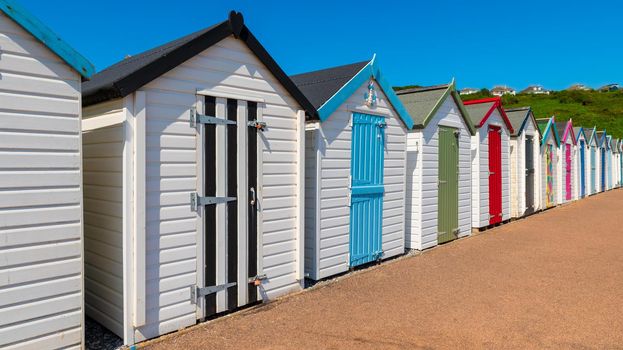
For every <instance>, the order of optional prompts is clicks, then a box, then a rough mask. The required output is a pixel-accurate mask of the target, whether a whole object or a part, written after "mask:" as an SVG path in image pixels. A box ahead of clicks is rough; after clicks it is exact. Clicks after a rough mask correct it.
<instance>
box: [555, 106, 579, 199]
mask: <svg viewBox="0 0 623 350" xmlns="http://www.w3.org/2000/svg"><path fill="white" fill-rule="evenodd" d="M552 118H553V119H554V122H555V123H556V130H557V131H558V135H559V136H560V147H559V149H558V159H560V162H558V204H564V203H567V202H570V201H572V200H573V199H574V192H575V189H574V183H575V155H576V147H575V146H576V138H575V134H574V131H573V121H572V120H571V119H569V120H567V121H562V122H558V121H556V119H555V118H556V117H552Z"/></svg>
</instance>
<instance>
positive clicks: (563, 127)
mask: <svg viewBox="0 0 623 350" xmlns="http://www.w3.org/2000/svg"><path fill="white" fill-rule="evenodd" d="M556 129H558V133H559V135H562V137H561V138H560V140H561V141H562V142H563V143H564V142H567V137H570V138H571V141H573V144H574V145H575V144H576V141H577V140H576V138H575V133H574V132H573V122H572V120H571V119H569V120H567V121H562V122H556Z"/></svg>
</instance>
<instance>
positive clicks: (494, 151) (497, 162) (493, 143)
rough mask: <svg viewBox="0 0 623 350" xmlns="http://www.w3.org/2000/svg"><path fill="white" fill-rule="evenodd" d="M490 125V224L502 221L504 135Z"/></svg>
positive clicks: (497, 128)
mask: <svg viewBox="0 0 623 350" xmlns="http://www.w3.org/2000/svg"><path fill="white" fill-rule="evenodd" d="M500 134H501V130H500V128H499V127H494V126H490V127H489V224H497V223H499V222H502V137H501V135H500Z"/></svg>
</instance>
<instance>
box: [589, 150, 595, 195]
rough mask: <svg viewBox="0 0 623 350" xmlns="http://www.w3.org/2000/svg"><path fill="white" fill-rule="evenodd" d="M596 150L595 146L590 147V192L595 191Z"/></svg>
mask: <svg viewBox="0 0 623 350" xmlns="http://www.w3.org/2000/svg"><path fill="white" fill-rule="evenodd" d="M596 153H597V151H596V150H595V147H591V186H590V189H591V193H597V176H595V173H596V171H597V156H596Z"/></svg>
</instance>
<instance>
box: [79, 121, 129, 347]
mask: <svg viewBox="0 0 623 350" xmlns="http://www.w3.org/2000/svg"><path fill="white" fill-rule="evenodd" d="M85 115H86V114H85ZM88 116H91V115H90V114H89V115H88ZM124 132H125V127H124V125H123V124H117V125H114V126H110V127H106V128H102V129H96V130H93V131H87V132H85V133H83V136H82V142H83V145H84V146H83V172H84V251H85V253H84V265H85V271H84V278H85V309H86V313H87V315H88V316H89V317H91V318H93V319H94V320H96V321H98V322H99V323H101V324H102V325H104V326H105V327H106V328H108V329H110V330H111V331H113V332H114V333H116V334H117V335H119V336H120V337H123V244H122V242H123V241H122V227H123V206H122V196H123V145H124Z"/></svg>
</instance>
